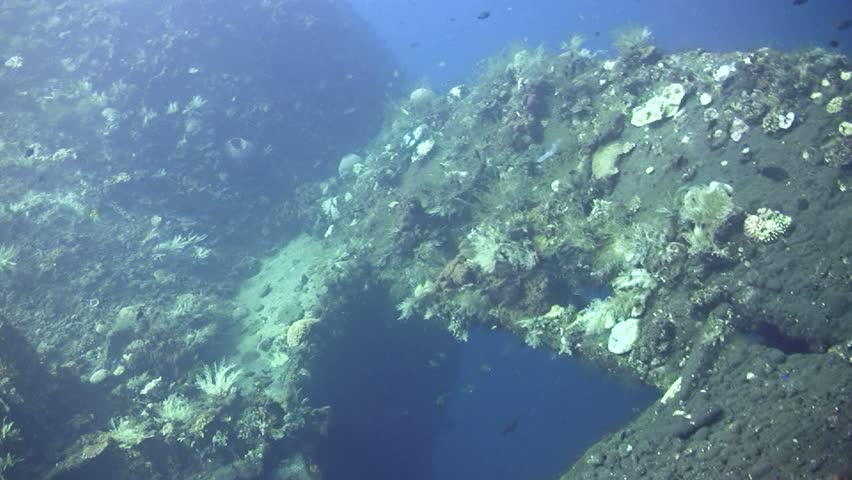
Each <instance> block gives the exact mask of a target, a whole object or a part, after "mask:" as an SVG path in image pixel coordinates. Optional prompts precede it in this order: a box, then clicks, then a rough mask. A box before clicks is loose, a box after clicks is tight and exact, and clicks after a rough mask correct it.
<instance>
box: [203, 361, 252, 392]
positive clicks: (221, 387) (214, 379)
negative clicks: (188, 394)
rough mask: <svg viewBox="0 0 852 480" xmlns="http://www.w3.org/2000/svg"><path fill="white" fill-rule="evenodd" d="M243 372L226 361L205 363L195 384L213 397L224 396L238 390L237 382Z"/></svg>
mask: <svg viewBox="0 0 852 480" xmlns="http://www.w3.org/2000/svg"><path fill="white" fill-rule="evenodd" d="M242 373H243V371H242V369H239V368H237V367H236V365H234V364H226V363H225V362H222V363H214V364H213V366H210V365H205V366H204V371H203V372H202V373H200V374H198V375H197V376H196V377H195V384H196V385H197V386H198V388H199V389H201V391H202V392H204V393H206V394H207V395H209V396H211V397H214V398H224V397H227V396H229V395H230V394H231V393H233V392H234V391H235V390H236V388H235V384H236V383H237V380H238V379H239V378H240V375H241V374H242Z"/></svg>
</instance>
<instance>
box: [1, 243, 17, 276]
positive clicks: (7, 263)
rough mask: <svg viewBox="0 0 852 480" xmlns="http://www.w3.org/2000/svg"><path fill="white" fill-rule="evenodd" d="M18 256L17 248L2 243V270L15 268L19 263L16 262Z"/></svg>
mask: <svg viewBox="0 0 852 480" xmlns="http://www.w3.org/2000/svg"><path fill="white" fill-rule="evenodd" d="M17 256H18V249H17V248H15V247H10V246H7V245H0V272H3V271H5V270H11V269H13V268H14V267H15V265H17V263H15V259H16V258H17Z"/></svg>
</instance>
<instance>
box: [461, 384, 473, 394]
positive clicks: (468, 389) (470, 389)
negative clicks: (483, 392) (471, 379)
mask: <svg viewBox="0 0 852 480" xmlns="http://www.w3.org/2000/svg"><path fill="white" fill-rule="evenodd" d="M474 390H476V387H474V386H473V384H472V383H468V384H467V385H465V386H463V387H462V389H461V391H462V393H473V392H474Z"/></svg>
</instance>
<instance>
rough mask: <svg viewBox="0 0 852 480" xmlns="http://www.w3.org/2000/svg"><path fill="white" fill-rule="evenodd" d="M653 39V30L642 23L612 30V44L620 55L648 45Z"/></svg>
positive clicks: (625, 54) (625, 55)
mask: <svg viewBox="0 0 852 480" xmlns="http://www.w3.org/2000/svg"><path fill="white" fill-rule="evenodd" d="M653 40H654V34H653V32H651V29H650V28H648V27H646V26H643V25H627V26H625V27H622V28H619V29H616V30H614V31H613V32H612V46H613V47H615V49H616V50H618V53H619V54H620V55H621V56H622V57H627V56H630V55H632V54H633V53H634V52H636V51H637V50H639V49H642V48H644V47H647V46H649V45H650V44H651V42H652V41H653Z"/></svg>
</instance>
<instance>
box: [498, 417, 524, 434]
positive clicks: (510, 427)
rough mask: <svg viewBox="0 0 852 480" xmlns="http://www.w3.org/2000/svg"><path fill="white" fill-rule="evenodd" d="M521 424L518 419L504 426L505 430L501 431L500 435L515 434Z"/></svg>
mask: <svg viewBox="0 0 852 480" xmlns="http://www.w3.org/2000/svg"><path fill="white" fill-rule="evenodd" d="M519 422H520V420H519V419H517V418H516V419H514V420H512V421H511V422H509V423H507V424H506V425H503V430H500V435H508V434H510V433H513V432H514V431H515V430H517V429H518V423H519Z"/></svg>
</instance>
